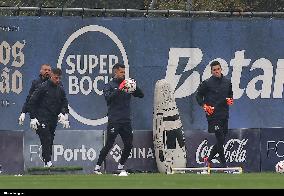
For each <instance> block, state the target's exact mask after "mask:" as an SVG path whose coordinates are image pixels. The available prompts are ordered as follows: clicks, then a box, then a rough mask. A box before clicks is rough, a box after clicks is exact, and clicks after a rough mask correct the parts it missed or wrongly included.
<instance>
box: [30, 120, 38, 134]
mask: <svg viewBox="0 0 284 196" xmlns="http://www.w3.org/2000/svg"><path fill="white" fill-rule="evenodd" d="M39 125H40V124H39V122H38V120H37V119H36V118H33V119H31V122H30V127H31V128H32V130H33V131H36V130H37V129H38V126H39Z"/></svg>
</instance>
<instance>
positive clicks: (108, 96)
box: [103, 84, 120, 104]
mask: <svg viewBox="0 0 284 196" xmlns="http://www.w3.org/2000/svg"><path fill="white" fill-rule="evenodd" d="M119 91H120V90H119V89H118V88H113V87H112V86H111V85H110V84H106V85H105V88H104V90H103V92H104V97H105V100H106V102H107V104H109V103H110V102H111V101H112V99H113V98H114V97H115V96H116V95H117V94H118V93H119Z"/></svg>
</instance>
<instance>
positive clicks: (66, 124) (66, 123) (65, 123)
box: [62, 120, 70, 129]
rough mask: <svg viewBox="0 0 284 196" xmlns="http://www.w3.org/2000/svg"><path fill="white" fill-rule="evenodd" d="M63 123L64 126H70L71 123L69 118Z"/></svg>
mask: <svg viewBox="0 0 284 196" xmlns="http://www.w3.org/2000/svg"><path fill="white" fill-rule="evenodd" d="M62 125H63V128H66V129H67V128H70V123H69V120H65V121H64V122H63V123H62Z"/></svg>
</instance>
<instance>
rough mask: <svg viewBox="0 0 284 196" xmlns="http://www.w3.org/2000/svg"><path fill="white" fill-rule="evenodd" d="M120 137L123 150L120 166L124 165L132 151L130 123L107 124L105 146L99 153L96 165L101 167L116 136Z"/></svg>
mask: <svg viewBox="0 0 284 196" xmlns="http://www.w3.org/2000/svg"><path fill="white" fill-rule="evenodd" d="M118 134H119V135H120V137H121V139H122V142H123V145H124V148H123V150H122V154H121V159H120V161H119V163H120V164H122V165H124V163H125V162H126V160H127V159H128V157H129V155H130V151H131V149H132V140H133V133H132V127H131V123H130V122H127V123H108V125H107V138H106V144H105V146H104V147H103V148H102V150H101V151H100V155H99V159H98V162H97V165H102V163H103V161H104V160H105V158H106V156H107V154H108V153H109V151H110V149H111V148H112V147H113V144H114V142H115V139H116V137H117V135H118Z"/></svg>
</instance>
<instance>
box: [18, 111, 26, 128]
mask: <svg viewBox="0 0 284 196" xmlns="http://www.w3.org/2000/svg"><path fill="white" fill-rule="evenodd" d="M25 117H26V114H25V113H21V115H20V117H19V125H23V124H24V121H25Z"/></svg>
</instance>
